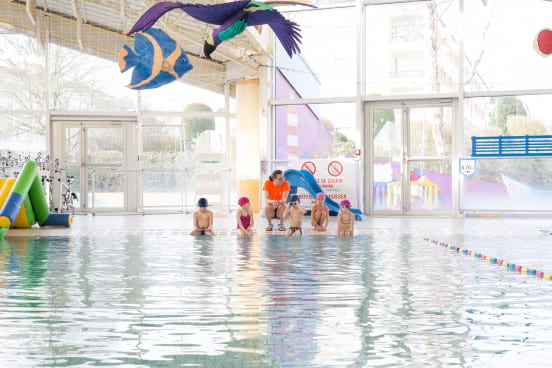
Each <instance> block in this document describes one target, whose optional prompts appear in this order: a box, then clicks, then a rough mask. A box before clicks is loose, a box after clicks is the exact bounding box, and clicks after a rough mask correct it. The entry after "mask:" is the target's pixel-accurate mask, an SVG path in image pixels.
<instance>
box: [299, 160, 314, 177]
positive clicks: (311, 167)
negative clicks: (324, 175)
mask: <svg viewBox="0 0 552 368" xmlns="http://www.w3.org/2000/svg"><path fill="white" fill-rule="evenodd" d="M301 170H307V171H308V172H310V173H311V174H312V175H314V174H316V164H315V163H314V162H312V161H305V162H303V165H301Z"/></svg>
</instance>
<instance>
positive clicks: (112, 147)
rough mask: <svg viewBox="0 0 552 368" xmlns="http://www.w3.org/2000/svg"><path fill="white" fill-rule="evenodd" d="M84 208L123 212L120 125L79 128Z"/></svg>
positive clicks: (123, 182)
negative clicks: (85, 186) (80, 132)
mask: <svg viewBox="0 0 552 368" xmlns="http://www.w3.org/2000/svg"><path fill="white" fill-rule="evenodd" d="M83 136H84V157H83V158H84V165H83V167H84V170H85V172H86V178H87V179H88V180H87V183H86V185H87V190H86V193H87V194H88V197H87V201H88V202H87V203H88V208H92V209H93V210H94V211H96V210H100V211H102V210H126V207H127V206H126V202H127V201H126V191H125V173H124V172H123V171H122V170H123V160H124V158H125V157H126V155H125V152H126V150H125V134H124V127H123V125H122V124H110V125H96V126H94V125H91V124H86V125H85V126H84V127H83Z"/></svg>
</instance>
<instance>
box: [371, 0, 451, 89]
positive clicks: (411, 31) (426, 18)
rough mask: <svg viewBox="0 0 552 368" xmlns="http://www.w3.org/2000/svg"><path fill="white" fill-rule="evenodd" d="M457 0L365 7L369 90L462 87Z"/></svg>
mask: <svg viewBox="0 0 552 368" xmlns="http://www.w3.org/2000/svg"><path fill="white" fill-rule="evenodd" d="M458 24H459V16H458V4H457V1H456V0H449V1H423V2H412V3H406V4H405V3H403V4H390V5H373V6H367V7H366V66H365V70H366V86H365V88H366V93H367V94H368V95H373V94H378V95H402V94H416V93H432V94H435V93H442V92H450V91H453V90H455V89H457V88H458V74H459V68H460V63H459V55H460V54H459V51H460V49H459V42H458V40H459V37H458V29H459V27H458Z"/></svg>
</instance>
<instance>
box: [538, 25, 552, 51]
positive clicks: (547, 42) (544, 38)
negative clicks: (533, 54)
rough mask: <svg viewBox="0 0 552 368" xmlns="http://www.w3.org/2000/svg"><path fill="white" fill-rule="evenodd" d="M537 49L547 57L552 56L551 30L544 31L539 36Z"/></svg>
mask: <svg viewBox="0 0 552 368" xmlns="http://www.w3.org/2000/svg"><path fill="white" fill-rule="evenodd" d="M535 48H536V49H537V51H538V52H539V53H540V54H541V55H543V56H547V55H550V54H552V31H551V30H549V29H543V30H542V31H540V32H539V34H538V35H537V39H536V40H535Z"/></svg>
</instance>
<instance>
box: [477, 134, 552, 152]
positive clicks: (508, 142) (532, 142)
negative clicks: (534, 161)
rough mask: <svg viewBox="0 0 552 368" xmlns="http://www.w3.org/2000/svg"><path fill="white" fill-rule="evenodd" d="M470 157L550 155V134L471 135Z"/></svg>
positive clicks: (551, 136)
mask: <svg viewBox="0 0 552 368" xmlns="http://www.w3.org/2000/svg"><path fill="white" fill-rule="evenodd" d="M471 140H472V157H504V156H507V157H516V156H519V157H527V156H552V135H524V136H501V135H500V136H495V137H471Z"/></svg>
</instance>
